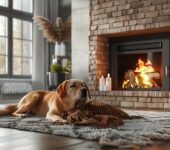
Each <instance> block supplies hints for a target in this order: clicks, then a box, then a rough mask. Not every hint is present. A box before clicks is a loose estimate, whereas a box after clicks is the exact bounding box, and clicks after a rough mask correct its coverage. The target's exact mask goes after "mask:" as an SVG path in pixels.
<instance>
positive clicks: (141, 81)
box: [122, 58, 160, 88]
mask: <svg viewBox="0 0 170 150" xmlns="http://www.w3.org/2000/svg"><path fill="white" fill-rule="evenodd" d="M159 78H160V73H158V72H156V71H155V69H154V68H153V66H152V63H151V62H150V61H149V60H147V62H146V63H145V62H144V61H143V60H142V59H141V58H139V59H138V63H137V65H136V69H135V70H128V71H127V72H126V73H125V79H124V81H123V84H122V88H152V87H159V86H158V85H157V83H156V82H155V80H154V79H159Z"/></svg>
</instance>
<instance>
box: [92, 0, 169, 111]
mask: <svg viewBox="0 0 170 150" xmlns="http://www.w3.org/2000/svg"><path fill="white" fill-rule="evenodd" d="M89 30H90V32H89V87H90V89H91V91H92V95H93V98H97V99H102V100H104V101H105V102H109V103H111V104H112V105H117V106H121V107H135V108H139V107H140V108H164V109H170V100H169V97H170V93H169V92H164V91H113V92H99V91H98V81H99V78H100V77H101V75H104V76H106V74H107V73H108V48H109V39H110V38H113V37H117V38H119V37H125V36H133V35H138V36H139V35H143V34H152V33H164V32H166V33H167V32H170V0H143V1H141V0H90V27H89Z"/></svg>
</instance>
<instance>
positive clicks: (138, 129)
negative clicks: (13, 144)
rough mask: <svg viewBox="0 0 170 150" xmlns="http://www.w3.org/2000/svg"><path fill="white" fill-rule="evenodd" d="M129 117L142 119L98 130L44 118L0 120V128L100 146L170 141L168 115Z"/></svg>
mask: <svg viewBox="0 0 170 150" xmlns="http://www.w3.org/2000/svg"><path fill="white" fill-rule="evenodd" d="M127 113H129V114H130V115H140V116H144V119H136V120H125V124H124V125H123V126H120V127H114V126H113V127H111V128H98V127H93V126H82V125H81V126H78V125H56V124H55V123H52V122H49V121H48V120H46V119H45V118H43V117H37V116H36V117H35V116H33V117H28V118H23V119H19V118H15V117H11V116H8V117H0V127H4V128H13V129H19V130H27V131H32V132H41V133H47V134H53V135H61V136H69V137H74V138H81V139H87V140H97V141H99V143H100V144H101V145H109V146H113V147H126V148H127V147H128V148H130V147H133V146H134V145H142V146H145V145H151V144H153V141H154V140H170V112H154V111H131V110H128V111H127Z"/></svg>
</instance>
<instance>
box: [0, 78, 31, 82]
mask: <svg viewBox="0 0 170 150" xmlns="http://www.w3.org/2000/svg"><path fill="white" fill-rule="evenodd" d="M0 81H7V82H10V81H17V82H31V81H32V80H31V79H21V78H0Z"/></svg>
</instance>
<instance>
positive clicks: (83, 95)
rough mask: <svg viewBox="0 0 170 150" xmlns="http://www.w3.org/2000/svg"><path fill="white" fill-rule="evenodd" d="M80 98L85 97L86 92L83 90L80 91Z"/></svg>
mask: <svg viewBox="0 0 170 150" xmlns="http://www.w3.org/2000/svg"><path fill="white" fill-rule="evenodd" d="M81 93H82V94H81V97H87V90H86V89H85V88H84V89H82V90H81Z"/></svg>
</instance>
